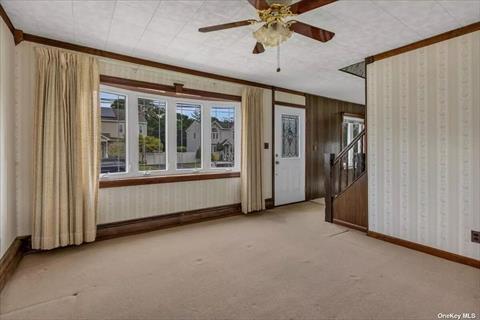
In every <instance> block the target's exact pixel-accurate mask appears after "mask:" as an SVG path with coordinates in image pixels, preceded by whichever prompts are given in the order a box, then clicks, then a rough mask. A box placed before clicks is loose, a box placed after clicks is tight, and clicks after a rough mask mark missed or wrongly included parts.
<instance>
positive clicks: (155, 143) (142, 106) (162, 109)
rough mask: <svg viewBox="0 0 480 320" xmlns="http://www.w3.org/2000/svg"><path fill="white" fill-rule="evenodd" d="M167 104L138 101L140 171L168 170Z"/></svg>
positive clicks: (144, 100) (146, 100)
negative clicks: (166, 138)
mask: <svg viewBox="0 0 480 320" xmlns="http://www.w3.org/2000/svg"><path fill="white" fill-rule="evenodd" d="M165 123H166V103H165V102H163V101H158V100H152V99H143V98H139V99H138V170H139V171H150V170H165V169H166V167H167V166H166V163H167V162H166V152H165V150H166V140H165Z"/></svg>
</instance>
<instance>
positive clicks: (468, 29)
mask: <svg viewBox="0 0 480 320" xmlns="http://www.w3.org/2000/svg"><path fill="white" fill-rule="evenodd" d="M479 30H480V21H479V22H475V23H472V24H469V25H467V26H464V27H461V28H458V29H454V30H450V31H447V32H444V33H442V34H438V35H436V36H433V37H430V38H426V39H423V40H420V41H417V42H414V43H410V44H407V45H405V46H402V47H399V48H396V49H392V50H388V51H385V52H382V53H379V54H376V55H373V56H371V57H368V58H367V59H366V60H365V62H366V64H369V63H372V62H375V61H378V60H382V59H385V58H389V57H393V56H396V55H399V54H401V53H405V52H408V51H412V50H415V49H419V48H423V47H426V46H429V45H432V44H435V43H438V42H442V41H445V40H449V39H452V38H456V37H460V36H463V35H465V34H468V33H472V32H475V31H479Z"/></svg>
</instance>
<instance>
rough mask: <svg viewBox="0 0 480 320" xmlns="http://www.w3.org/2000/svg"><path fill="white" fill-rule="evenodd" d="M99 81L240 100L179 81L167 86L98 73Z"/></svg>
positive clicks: (107, 83) (122, 85)
mask: <svg viewBox="0 0 480 320" xmlns="http://www.w3.org/2000/svg"><path fill="white" fill-rule="evenodd" d="M100 83H102V84H105V85H112V86H119V87H121V88H125V89H130V90H141V91H143V90H145V91H146V92H147V93H160V94H162V93H175V96H181V97H184V96H192V97H191V98H195V97H202V98H212V99H217V100H226V101H239V102H240V101H242V97H241V96H236V95H231V94H225V93H218V92H212V91H204V90H197V89H190V88H185V87H184V86H183V85H181V84H179V83H176V84H174V85H172V86H169V85H164V84H159V83H153V82H146V81H139V80H132V79H125V78H120V77H113V76H107V75H103V74H102V75H100ZM179 88H180V89H179ZM158 91H160V92H158Z"/></svg>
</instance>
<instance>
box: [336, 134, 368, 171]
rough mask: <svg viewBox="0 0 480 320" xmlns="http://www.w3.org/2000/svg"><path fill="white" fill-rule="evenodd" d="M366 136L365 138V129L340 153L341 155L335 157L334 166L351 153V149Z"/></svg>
mask: <svg viewBox="0 0 480 320" xmlns="http://www.w3.org/2000/svg"><path fill="white" fill-rule="evenodd" d="M364 136H365V129H363V130H362V132H360V133H359V134H358V135H357V136H356V137H355V139H353V140H352V142H350V143H349V144H348V146H346V147H345V148H343V150H342V151H340V153H339V154H338V155H337V156H336V157H335V160H333V164H336V163H337V162H339V161H340V160H341V159H342V158H343V157H344V156H345V155H346V154H347V153H348V152H349V151H350V149H352V148H353V147H354V146H355V145H356V143H357V142H358V141H360V139H362V138H363V137H364Z"/></svg>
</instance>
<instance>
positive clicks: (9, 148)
mask: <svg viewBox="0 0 480 320" xmlns="http://www.w3.org/2000/svg"><path fill="white" fill-rule="evenodd" d="M14 66H15V44H14V41H13V36H12V33H11V32H10V29H8V27H7V25H6V24H5V22H4V21H3V20H2V19H0V258H1V257H2V256H3V254H4V253H5V251H6V250H7V249H8V247H9V246H10V244H11V243H12V241H13V240H14V239H15V237H16V236H17V229H16V228H17V227H16V225H17V221H16V215H15V135H14V131H15V95H14V90H15V88H14V77H15V68H14Z"/></svg>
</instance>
